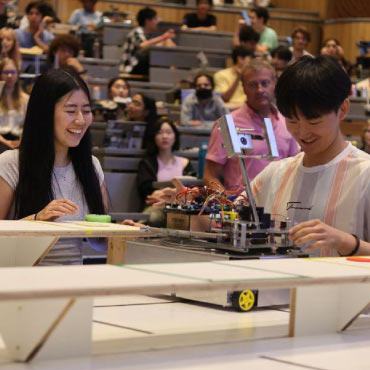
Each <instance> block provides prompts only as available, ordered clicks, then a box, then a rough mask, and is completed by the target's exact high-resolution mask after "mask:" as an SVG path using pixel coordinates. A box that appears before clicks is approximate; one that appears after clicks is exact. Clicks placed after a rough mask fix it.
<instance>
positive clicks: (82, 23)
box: [68, 0, 103, 33]
mask: <svg viewBox="0 0 370 370" xmlns="http://www.w3.org/2000/svg"><path fill="white" fill-rule="evenodd" d="M97 2H98V0H80V3H81V4H82V8H80V9H76V10H74V11H73V13H72V14H71V16H70V18H69V21H68V23H69V24H73V25H75V26H78V27H79V32H80V33H88V32H92V31H96V29H97V28H98V27H99V26H100V24H101V23H102V21H103V18H102V17H103V14H102V12H99V11H98V10H95V5H96V3H97Z"/></svg>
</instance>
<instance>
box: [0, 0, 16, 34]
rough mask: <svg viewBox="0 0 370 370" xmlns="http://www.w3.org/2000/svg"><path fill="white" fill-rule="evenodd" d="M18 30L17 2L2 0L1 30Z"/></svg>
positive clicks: (0, 7) (0, 5)
mask: <svg viewBox="0 0 370 370" xmlns="http://www.w3.org/2000/svg"><path fill="white" fill-rule="evenodd" d="M3 27H9V28H17V27H18V21H17V1H15V0H13V1H9V0H0V29H1V28H3Z"/></svg>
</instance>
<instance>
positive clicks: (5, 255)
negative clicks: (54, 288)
mask: <svg viewBox="0 0 370 370" xmlns="http://www.w3.org/2000/svg"><path fill="white" fill-rule="evenodd" d="M149 235H150V232H149V230H148V229H140V228H138V227H132V226H126V225H120V224H113V223H95V222H85V221H74V222H44V221H0V266H2V267H10V266H35V265H37V264H38V263H39V262H40V261H41V260H42V259H43V258H44V257H45V256H46V255H47V253H48V252H49V250H50V249H51V248H52V247H53V245H54V244H55V243H56V242H57V241H58V240H59V238H76V237H78V238H79V237H81V238H94V237H103V238H104V237H107V238H108V251H107V254H108V257H107V262H108V263H111V264H117V263H122V262H123V257H124V252H125V248H126V244H125V241H126V240H127V239H133V238H138V237H139V238H140V237H145V236H149Z"/></svg>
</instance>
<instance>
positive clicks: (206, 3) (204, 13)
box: [182, 0, 217, 31]
mask: <svg viewBox="0 0 370 370" xmlns="http://www.w3.org/2000/svg"><path fill="white" fill-rule="evenodd" d="M211 8H212V0H197V12H196V13H188V14H185V17H184V20H183V21H182V23H183V26H182V29H185V30H186V29H190V30H193V31H216V29H217V27H216V24H217V19H216V17H215V16H214V15H213V14H209V11H210V10H211Z"/></svg>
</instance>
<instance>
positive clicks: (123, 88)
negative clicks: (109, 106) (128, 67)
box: [108, 77, 132, 106]
mask: <svg viewBox="0 0 370 370" xmlns="http://www.w3.org/2000/svg"><path fill="white" fill-rule="evenodd" d="M108 98H109V99H111V100H113V101H115V102H116V103H119V104H124V105H125V106H126V105H127V104H129V103H131V101H132V99H131V96H130V85H129V83H128V82H127V81H126V80H124V79H123V78H121V77H114V78H112V79H111V80H110V81H109V82H108Z"/></svg>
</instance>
